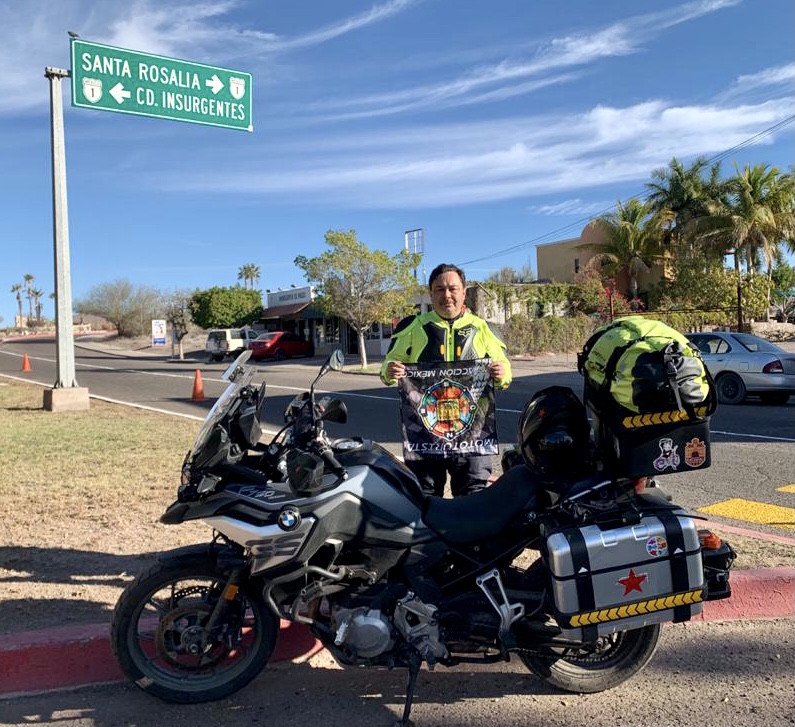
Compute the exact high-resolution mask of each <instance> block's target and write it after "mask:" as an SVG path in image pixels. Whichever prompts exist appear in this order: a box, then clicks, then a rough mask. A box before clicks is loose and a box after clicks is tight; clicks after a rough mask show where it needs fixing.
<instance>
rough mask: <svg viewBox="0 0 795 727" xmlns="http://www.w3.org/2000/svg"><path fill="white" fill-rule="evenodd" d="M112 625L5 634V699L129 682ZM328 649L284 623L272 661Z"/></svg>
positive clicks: (1, 688) (1, 667) (0, 669)
mask: <svg viewBox="0 0 795 727" xmlns="http://www.w3.org/2000/svg"><path fill="white" fill-rule="evenodd" d="M108 628H109V627H108V625H107V624H96V625H92V626H74V627H67V628H61V629H50V630H47V631H27V632H22V633H18V634H10V635H8V636H2V637H0V698H3V697H17V696H22V695H25V694H35V693H38V692H47V691H53V690H56V689H67V688H70V687H79V686H85V685H87V684H104V683H108V682H118V681H122V680H124V679H125V677H124V675H123V674H122V672H121V669H120V668H119V665H118V664H117V663H116V659H115V658H114V657H113V654H112V652H111V648H110V638H109V635H108ZM322 648H323V647H322V645H321V643H320V642H319V641H318V640H317V639H315V637H314V636H312V634H311V632H310V631H309V629H308V628H307V627H306V626H302V625H299V624H293V623H290V622H289V621H282V622H281V631H280V633H279V640H278V641H277V642H276V648H275V650H274V652H273V656H272V657H271V663H274V662H278V661H293V660H295V661H305V660H306V659H308V658H309V657H310V656H312V655H314V654H316V653H317V652H318V651H320V650H321V649H322Z"/></svg>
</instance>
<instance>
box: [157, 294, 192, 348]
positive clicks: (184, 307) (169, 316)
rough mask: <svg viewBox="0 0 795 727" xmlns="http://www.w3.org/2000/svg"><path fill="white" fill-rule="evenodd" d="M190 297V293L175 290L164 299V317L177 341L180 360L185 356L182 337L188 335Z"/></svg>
mask: <svg viewBox="0 0 795 727" xmlns="http://www.w3.org/2000/svg"><path fill="white" fill-rule="evenodd" d="M192 298H193V294H192V293H190V292H187V291H184V290H183V291H180V290H177V291H175V292H174V293H172V294H171V295H168V296H166V297H165V299H164V305H165V311H166V314H165V317H166V320H167V321H168V322H169V323H170V324H171V330H172V332H173V335H174V338H175V339H176V341H177V347H178V350H179V359H180V361H182V359H184V358H185V353H184V351H183V348H182V339H183V338H185V336H187V335H188V329H189V327H190V321H191V299H192Z"/></svg>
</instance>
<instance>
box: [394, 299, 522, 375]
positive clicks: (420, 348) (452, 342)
mask: <svg viewBox="0 0 795 727" xmlns="http://www.w3.org/2000/svg"><path fill="white" fill-rule="evenodd" d="M476 358H489V359H492V360H494V361H502V362H503V364H505V368H506V374H505V376H504V377H503V378H501V379H495V381H494V383H495V385H496V386H497V388H499V389H507V388H508V385H509V384H510V383H511V378H512V376H511V363H510V361H508V357H507V356H506V355H505V344H504V343H503V342H502V341H501V340H500V339H499V338H498V337H497V334H495V333H494V331H492V330H491V328H490V327H489V324H488V323H486V321H484V320H483V319H482V318H479V317H478V316H476V315H474V314H472V313H470V312H469V311H464V313H462V314H461V315H460V316H459V317H458V318H455V319H453V320H450V321H448V320H445V319H444V318H442V317H441V316H439V315H438V314H437V313H436V311H429V312H428V313H422V314H420V315H416V316H409V317H408V318H404V319H403V320H402V321H400V323H398V325H397V327H396V328H395V332H394V333H393V334H392V341H391V343H390V344H389V350H388V351H387V354H386V357H385V358H384V362H383V364H381V381H383V382H384V383H385V384H387V385H391V384H394V383H395V379H390V378H389V377H388V376H387V374H386V367H387V365H388V364H389V362H390V361H402V362H403V363H407V364H411V363H435V362H438V361H467V360H471V359H476Z"/></svg>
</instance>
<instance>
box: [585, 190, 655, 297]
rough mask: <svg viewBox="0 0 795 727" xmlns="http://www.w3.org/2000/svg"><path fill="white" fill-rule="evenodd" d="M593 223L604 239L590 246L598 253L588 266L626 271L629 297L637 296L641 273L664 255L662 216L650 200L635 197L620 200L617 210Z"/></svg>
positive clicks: (612, 271)
mask: <svg viewBox="0 0 795 727" xmlns="http://www.w3.org/2000/svg"><path fill="white" fill-rule="evenodd" d="M591 225H592V226H593V227H595V228H596V229H597V230H599V231H600V232H601V233H602V239H603V242H601V243H596V244H593V245H591V246H590V247H591V248H592V249H593V250H595V255H594V256H593V258H592V259H591V260H590V261H589V262H588V265H589V266H590V267H593V266H594V265H596V264H600V265H602V266H603V267H605V268H606V271H607V272H608V273H610V274H616V273H623V274H625V275H626V276H627V279H628V281H629V293H630V297H631V298H637V297H638V275H640V273H642V272H648V271H649V269H650V268H651V266H652V264H653V263H655V262H657V261H658V260H660V259H661V258H662V256H663V251H662V247H661V232H662V227H661V218H660V217H658V216H657V215H654V214H653V213H652V208H651V205H650V204H649V203H648V202H641V201H640V200H639V199H637V198H636V197H633V198H632V199H630V200H628V201H627V203H626V204H623V203H622V202H618V203H617V205H616V211H615V212H611V213H609V214H607V215H603V216H602V217H597V218H596V219H595V220H593V222H591Z"/></svg>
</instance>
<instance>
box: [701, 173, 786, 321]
mask: <svg viewBox="0 0 795 727" xmlns="http://www.w3.org/2000/svg"><path fill="white" fill-rule="evenodd" d="M727 185H728V190H729V197H728V199H726V200H718V201H716V202H713V203H711V204H710V205H709V206H708V207H709V214H708V215H706V216H705V217H702V218H701V219H699V220H698V221H697V223H696V225H695V234H696V235H697V237H698V239H700V240H702V241H704V242H705V243H707V244H708V245H711V246H713V247H715V248H716V249H717V250H719V251H720V252H721V254H724V255H727V254H733V255H734V269H735V273H736V274H737V326H738V328H739V329H740V330H742V325H743V320H742V285H741V282H742V281H741V278H740V260H741V257H744V258H745V260H746V269H747V270H749V271H752V270H755V269H757V268H758V262H759V261H761V260H762V259H764V261H765V262H766V264H767V273H768V276H771V275H772V271H773V261H774V260H775V256H776V252H777V250H778V248H779V246H780V245H782V244H784V243H787V244H788V245H790V246H791V245H792V244H793V242H792V241H793V239H795V175H793V174H792V173H782V172H780V171H779V170H778V169H777V168H776V167H769V166H768V165H767V164H757V165H755V166H753V167H751V166H749V165H747V164H746V165H745V167H744V168H743V170H742V172H740V171H739V169H738V168H737V166H736V165H735V176H734V177H732V178H731V179H729V180H728V181H727ZM769 297H770V292H769V290H768V309H769V307H770V306H769V303H770V300H769Z"/></svg>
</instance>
